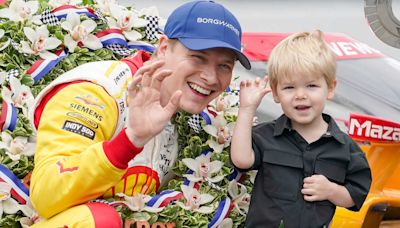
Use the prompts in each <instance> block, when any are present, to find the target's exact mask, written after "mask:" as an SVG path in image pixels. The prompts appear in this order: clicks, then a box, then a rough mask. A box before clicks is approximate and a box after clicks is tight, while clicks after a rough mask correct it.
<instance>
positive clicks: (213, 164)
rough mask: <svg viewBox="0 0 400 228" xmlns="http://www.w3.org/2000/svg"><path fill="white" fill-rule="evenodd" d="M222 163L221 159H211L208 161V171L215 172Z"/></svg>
mask: <svg viewBox="0 0 400 228" xmlns="http://www.w3.org/2000/svg"><path fill="white" fill-rule="evenodd" d="M223 165H224V163H223V162H221V161H212V162H211V163H210V171H208V172H209V173H215V172H218V171H220V170H221V168H222V166H223Z"/></svg>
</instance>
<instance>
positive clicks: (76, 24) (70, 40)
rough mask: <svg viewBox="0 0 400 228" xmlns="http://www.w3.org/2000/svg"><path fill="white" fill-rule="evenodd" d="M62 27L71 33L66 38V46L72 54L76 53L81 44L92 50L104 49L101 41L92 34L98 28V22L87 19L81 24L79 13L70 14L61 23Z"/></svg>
mask: <svg viewBox="0 0 400 228" xmlns="http://www.w3.org/2000/svg"><path fill="white" fill-rule="evenodd" d="M61 27H62V28H63V29H64V30H66V31H68V32H69V34H67V35H65V37H64V44H65V46H67V47H68V49H69V51H70V52H74V50H75V48H76V46H77V45H78V43H79V42H82V44H83V46H84V47H87V48H90V49H92V50H97V49H100V48H102V47H103V44H102V43H101V41H100V39H99V38H98V37H96V36H95V35H93V34H90V33H91V32H93V31H94V30H95V29H96V27H97V24H96V22H95V21H93V20H92V19H86V20H84V21H82V23H81V19H80V16H79V15H78V14H77V13H68V14H67V18H66V20H65V21H63V22H62V23H61Z"/></svg>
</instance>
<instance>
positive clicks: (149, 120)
mask: <svg viewBox="0 0 400 228" xmlns="http://www.w3.org/2000/svg"><path fill="white" fill-rule="evenodd" d="M163 65H164V61H162V60H157V61H151V62H149V63H147V64H145V65H144V66H142V67H141V68H140V69H139V70H138V71H137V72H136V74H135V76H134V79H133V81H132V82H131V83H130V84H129V85H128V110H129V113H128V119H127V129H126V134H127V136H128V138H129V140H130V141H131V142H132V143H133V144H134V145H135V146H137V147H141V146H144V144H146V143H147V142H148V141H149V140H150V139H151V138H153V137H154V136H156V135H157V134H158V133H160V132H161V131H162V129H163V128H164V126H165V125H166V124H167V123H168V121H169V120H170V119H171V117H172V115H173V114H174V113H175V112H176V110H177V108H178V106H179V100H180V98H181V95H182V91H180V90H178V91H175V92H174V93H173V94H172V96H171V97H170V99H169V101H168V103H167V104H166V105H165V106H162V104H161V101H160V98H161V96H160V88H161V83H162V81H163V80H164V79H165V78H166V77H168V76H170V75H171V74H172V71H171V70H168V69H162V66H163Z"/></svg>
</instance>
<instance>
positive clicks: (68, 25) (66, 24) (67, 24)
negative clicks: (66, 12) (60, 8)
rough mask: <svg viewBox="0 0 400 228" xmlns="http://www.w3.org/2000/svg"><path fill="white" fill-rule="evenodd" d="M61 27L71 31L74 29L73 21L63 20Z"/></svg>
mask: <svg viewBox="0 0 400 228" xmlns="http://www.w3.org/2000/svg"><path fill="white" fill-rule="evenodd" d="M61 28H63V29H64V30H66V31H68V32H71V31H72V29H73V27H72V24H71V22H69V21H63V22H61Z"/></svg>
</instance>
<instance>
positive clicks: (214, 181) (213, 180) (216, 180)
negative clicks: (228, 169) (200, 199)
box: [207, 176, 224, 183]
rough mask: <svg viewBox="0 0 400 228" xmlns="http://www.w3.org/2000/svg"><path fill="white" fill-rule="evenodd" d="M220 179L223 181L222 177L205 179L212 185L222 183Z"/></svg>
mask: <svg viewBox="0 0 400 228" xmlns="http://www.w3.org/2000/svg"><path fill="white" fill-rule="evenodd" d="M222 179H224V176H215V177H212V178H210V177H208V178H207V180H209V181H210V182H212V183H217V182H220V181H222Z"/></svg>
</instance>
